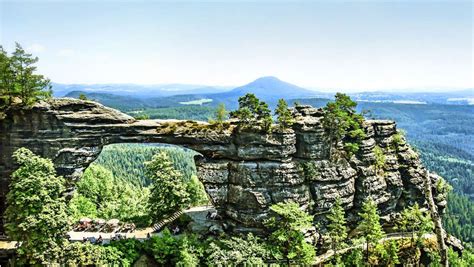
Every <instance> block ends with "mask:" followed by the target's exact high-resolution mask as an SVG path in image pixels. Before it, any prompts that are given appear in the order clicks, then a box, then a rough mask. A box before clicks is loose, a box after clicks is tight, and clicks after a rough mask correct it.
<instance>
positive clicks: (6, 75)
mask: <svg viewBox="0 0 474 267" xmlns="http://www.w3.org/2000/svg"><path fill="white" fill-rule="evenodd" d="M14 80H15V75H14V73H13V69H12V67H11V59H10V57H9V56H8V54H7V52H6V51H5V50H4V49H3V47H2V46H0V109H3V108H5V107H7V106H9V105H10V104H11V102H12V97H13V88H14Z"/></svg>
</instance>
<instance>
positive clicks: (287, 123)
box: [275, 99, 294, 129]
mask: <svg viewBox="0 0 474 267" xmlns="http://www.w3.org/2000/svg"><path fill="white" fill-rule="evenodd" d="M275 115H277V116H278V117H277V120H278V124H279V126H280V128H281V129H288V128H290V127H291V125H293V123H294V118H293V116H292V114H291V111H290V110H289V109H288V104H287V103H286V101H285V100H284V99H280V100H278V105H277V108H276V110H275Z"/></svg>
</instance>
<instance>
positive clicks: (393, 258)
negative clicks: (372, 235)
mask: <svg viewBox="0 0 474 267" xmlns="http://www.w3.org/2000/svg"><path fill="white" fill-rule="evenodd" d="M384 251H385V253H384V255H383V260H384V266H395V265H397V264H399V263H400V260H399V259H398V245H397V242H395V241H394V240H392V241H390V242H388V245H386V248H385V249H384Z"/></svg>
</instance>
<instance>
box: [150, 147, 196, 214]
mask: <svg viewBox="0 0 474 267" xmlns="http://www.w3.org/2000/svg"><path fill="white" fill-rule="evenodd" d="M145 166H146V173H147V175H148V177H149V178H150V179H151V180H152V185H151V188H150V198H149V200H148V209H149V211H150V215H151V217H152V218H153V219H155V220H161V219H163V218H164V217H166V216H168V215H171V214H173V213H174V212H176V211H178V210H180V209H183V208H186V207H187V206H189V205H190V204H191V201H192V200H191V198H190V195H189V192H188V190H187V186H186V184H185V183H183V182H182V181H183V177H182V176H183V175H182V174H181V172H179V171H178V170H176V169H175V168H174V166H173V162H172V161H171V160H170V158H169V157H168V155H167V154H166V153H165V152H163V151H162V152H159V153H158V154H156V155H154V156H153V158H152V159H151V161H148V162H146V163H145Z"/></svg>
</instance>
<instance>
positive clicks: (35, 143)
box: [0, 99, 444, 227]
mask: <svg viewBox="0 0 474 267" xmlns="http://www.w3.org/2000/svg"><path fill="white" fill-rule="evenodd" d="M292 111H293V114H294V115H295V118H296V123H295V124H294V126H293V127H292V129H288V130H285V131H280V130H275V131H273V132H272V133H256V132H252V131H238V130H237V128H236V127H235V125H234V124H232V123H227V124H226V125H225V126H226V127H225V128H224V129H219V128H218V127H215V126H213V125H210V124H208V123H205V122H194V121H177V120H135V119H133V118H132V117H130V116H128V115H125V114H123V113H121V112H119V111H117V110H114V109H111V108H107V107H104V106H102V105H100V104H98V103H95V102H91V101H81V100H75V99H53V100H51V101H49V102H47V103H46V102H42V103H39V104H36V105H35V106H34V107H32V108H30V109H10V110H8V111H7V112H6V117H5V118H4V119H3V120H0V151H1V155H0V174H1V180H0V183H1V184H0V186H1V189H0V190H1V191H0V198H1V199H0V203H1V212H2V213H3V211H4V204H5V202H4V198H5V194H6V192H7V190H8V182H9V177H10V174H11V172H12V171H13V170H14V169H15V166H14V163H13V162H12V159H11V155H12V153H13V152H14V151H15V150H16V149H18V148H20V147H27V148H29V149H31V150H32V151H33V152H34V153H36V154H38V155H41V156H43V157H47V158H51V159H52V160H53V162H54V164H55V166H56V168H57V171H58V173H59V174H61V175H63V176H64V177H65V178H67V179H68V181H71V182H72V183H71V184H73V182H74V181H76V180H77V179H78V178H80V177H81V175H82V172H83V171H84V170H85V168H87V166H89V165H90V164H91V163H92V162H93V161H94V160H95V159H96V158H97V157H98V156H99V154H100V152H101V150H102V147H103V146H105V145H107V144H112V143H165V144H174V145H180V146H184V147H187V148H190V149H193V150H195V151H197V152H199V153H200V154H201V155H199V156H197V157H196V158H195V161H196V166H197V170H198V177H199V179H200V180H201V181H202V182H203V184H204V187H205V189H206V191H207V193H208V195H209V196H210V198H211V199H212V202H213V204H214V205H215V207H216V208H217V209H218V210H219V211H220V212H221V213H222V214H223V215H224V216H225V217H227V219H228V220H229V221H230V222H232V223H235V224H237V225H240V226H245V227H259V226H261V223H262V220H263V219H265V218H267V216H268V209H269V207H270V206H271V205H272V204H274V203H277V202H281V201H285V200H292V201H295V202H298V203H300V204H301V206H302V207H304V208H305V209H307V210H308V211H310V212H311V213H313V214H316V215H317V216H316V220H321V222H324V216H323V215H324V213H325V212H326V211H327V210H328V209H329V208H330V207H331V206H332V205H333V203H334V202H335V199H336V198H338V197H339V198H341V201H342V203H343V205H344V207H345V209H346V210H347V212H348V215H349V220H355V219H356V215H357V212H358V211H359V210H360V207H361V205H362V202H363V201H364V200H365V199H367V198H368V197H372V198H373V199H374V200H375V201H376V202H377V203H378V204H379V208H380V212H381V214H382V215H383V216H385V217H384V218H387V219H390V217H391V216H392V215H394V214H395V213H396V212H398V211H400V210H402V209H403V208H405V207H406V206H407V205H411V204H413V203H415V202H417V203H419V204H421V205H425V206H426V201H425V196H424V189H423V185H424V175H423V174H424V171H425V169H424V167H423V166H422V165H421V162H420V159H419V157H418V155H417V154H416V153H415V152H414V151H413V150H412V149H411V148H410V147H409V146H408V145H407V144H406V142H405V140H402V142H399V143H397V144H396V145H394V140H393V139H394V136H395V135H396V133H397V130H396V125H395V123H394V122H392V121H385V120H378V121H366V122H365V124H364V130H365V132H366V139H365V140H363V142H362V144H361V146H360V150H359V152H358V153H357V154H356V155H354V156H353V157H352V158H351V159H349V160H347V159H344V158H342V157H341V158H339V159H337V160H334V159H331V160H330V157H329V151H330V150H329V145H328V141H327V137H326V136H325V131H324V128H323V126H322V121H321V120H322V119H323V117H324V112H323V111H322V110H321V109H316V108H312V107H310V106H298V107H296V108H294V109H293V110H292ZM376 146H378V147H380V149H381V150H382V151H383V152H384V155H385V164H384V166H383V167H382V168H380V169H378V170H376V168H375V167H374V160H375V156H374V148H375V147H376ZM430 177H431V179H432V180H433V183H432V184H436V180H437V179H438V178H437V176H436V175H431V176H430ZM433 192H436V190H435V189H434V191H433ZM438 206H439V207H441V208H443V207H444V206H443V203H438Z"/></svg>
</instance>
